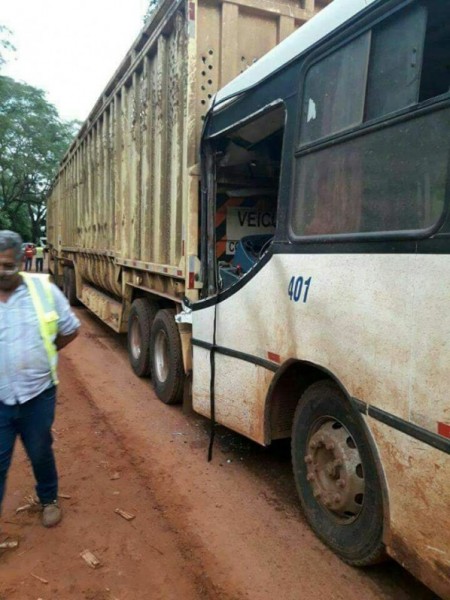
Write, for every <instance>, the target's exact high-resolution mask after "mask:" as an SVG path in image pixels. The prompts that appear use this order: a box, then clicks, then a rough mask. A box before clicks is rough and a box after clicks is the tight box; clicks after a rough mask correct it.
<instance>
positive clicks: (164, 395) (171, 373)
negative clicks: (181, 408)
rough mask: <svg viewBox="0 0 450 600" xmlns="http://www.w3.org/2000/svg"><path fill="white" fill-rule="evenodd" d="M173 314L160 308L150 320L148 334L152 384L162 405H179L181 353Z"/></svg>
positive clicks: (182, 379) (180, 393)
mask: <svg viewBox="0 0 450 600" xmlns="http://www.w3.org/2000/svg"><path fill="white" fill-rule="evenodd" d="M174 317H175V311H174V310H171V309H164V310H160V311H159V312H158V314H157V315H156V317H155V320H154V321H153V325H152V332H151V336H150V369H151V375H152V383H153V387H154V388H155V392H156V394H157V396H158V398H159V399H160V400H161V401H162V402H164V404H178V403H179V402H181V400H182V398H183V385H184V366H183V356H182V352H181V339H180V334H179V332H178V327H177V324H176V323H175V319H174Z"/></svg>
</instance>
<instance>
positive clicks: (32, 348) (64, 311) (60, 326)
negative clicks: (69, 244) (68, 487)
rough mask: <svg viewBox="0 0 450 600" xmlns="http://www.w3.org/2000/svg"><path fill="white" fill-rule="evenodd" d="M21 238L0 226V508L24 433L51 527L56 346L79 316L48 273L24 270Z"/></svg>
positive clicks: (57, 514)
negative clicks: (12, 459)
mask: <svg viewBox="0 0 450 600" xmlns="http://www.w3.org/2000/svg"><path fill="white" fill-rule="evenodd" d="M21 242H22V240H21V239H20V236H18V235H17V234H16V233H14V232H12V231H0V508H1V503H2V500H3V494H4V491H5V483H6V476H7V472H8V469H9V466H10V463H11V458H12V454H13V449H14V444H15V441H16V438H17V437H18V436H19V437H20V438H21V440H22V443H23V446H24V448H25V451H26V453H27V455H28V457H29V459H30V461H31V465H32V467H33V473H34V476H35V479H36V483H37V485H36V493H37V496H38V498H39V500H40V503H41V505H42V524H43V525H44V526H45V527H52V526H53V525H57V524H58V523H59V521H60V520H61V509H60V508H59V506H58V502H57V497H58V496H57V494H58V475H57V471H56V465H55V459H54V455H53V449H52V443H53V439H52V433H51V428H52V424H53V419H54V413H55V402H56V385H57V383H58V380H57V373H56V366H57V351H58V350H61V348H64V346H66V345H67V344H69V343H70V342H71V341H72V340H73V339H74V338H75V337H76V336H77V334H78V328H79V326H80V322H79V321H78V319H77V318H76V317H75V315H74V314H73V313H72V312H71V310H70V307H69V304H68V302H67V300H66V298H65V297H64V296H63V294H62V293H61V291H60V290H59V289H58V288H57V287H56V286H55V285H53V284H52V283H50V282H49V281H48V278H47V277H46V276H42V275H30V274H28V273H22V274H21V273H19V266H20V265H21V264H22V258H23V255H22V249H21ZM1 547H2V545H1V544H0V548H1Z"/></svg>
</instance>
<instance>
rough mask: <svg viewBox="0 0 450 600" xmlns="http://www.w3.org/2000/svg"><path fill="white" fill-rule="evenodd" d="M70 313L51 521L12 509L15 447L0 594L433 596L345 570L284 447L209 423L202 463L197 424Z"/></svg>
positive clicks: (224, 599) (147, 598)
mask: <svg viewBox="0 0 450 600" xmlns="http://www.w3.org/2000/svg"><path fill="white" fill-rule="evenodd" d="M78 314H79V315H80V318H81V319H82V321H83V328H82V333H81V335H80V337H79V338H78V339H77V340H76V341H75V342H74V343H73V344H72V345H71V346H70V347H68V348H67V349H65V350H64V351H63V352H62V354H61V362H60V377H61V385H60V390H59V407H58V417H57V421H56V423H55V448H56V455H57V461H58V467H59V471H60V476H61V480H60V492H61V493H62V494H64V495H69V496H70V498H69V499H63V498H62V499H61V504H62V506H63V509H64V513H65V516H64V520H63V522H62V523H61V525H60V526H58V527H56V528H54V529H52V530H46V529H44V528H42V527H41V525H40V524H39V515H38V514H37V513H34V512H32V511H31V512H30V511H26V512H22V513H19V514H16V513H15V509H16V508H17V507H19V506H21V505H23V504H25V503H26V501H25V500H24V497H25V496H27V495H29V494H31V493H33V482H32V477H31V473H30V470H29V467H28V465H27V461H26V459H25V457H24V455H23V452H22V451H21V450H18V451H17V453H16V456H15V458H14V462H13V467H12V469H11V474H10V478H9V484H8V490H7V494H6V498H5V503H4V511H3V518H2V521H1V523H0V527H1V529H2V532H3V533H6V534H8V535H10V536H11V538H13V537H17V538H18V539H19V540H20V545H19V548H18V549H17V550H14V551H8V552H4V553H3V554H2V555H1V556H0V600H38V599H39V598H41V599H42V600H156V599H162V600H166V599H167V600H171V599H175V598H176V599H181V600H191V599H192V600H203V599H207V600H210V599H217V600H244V599H251V600H273V599H274V598H277V599H280V600H315V599H317V600H318V599H324V598H326V599H327V600H329V599H333V600H334V599H336V600H340V599H342V600H343V599H345V600H360V599H361V598H363V599H364V600H387V599H395V600H408V599H414V600H431V599H433V598H435V596H433V594H432V593H431V592H430V591H429V590H427V589H426V588H424V587H423V586H422V585H421V584H419V583H418V582H417V581H416V580H415V579H413V578H412V577H411V576H410V575H409V574H408V573H406V572H405V571H404V570H403V569H402V568H401V567H399V566H398V565H396V564H394V563H387V564H386V565H382V566H379V567H376V568H372V569H366V570H356V569H353V568H351V567H349V566H347V565H345V564H343V563H342V562H341V561H340V560H339V559H338V558H336V557H335V556H334V555H333V554H332V553H331V552H330V551H329V550H328V549H326V548H325V547H324V546H323V545H322V544H321V542H319V541H318V540H317V539H316V538H315V537H314V535H313V534H312V533H311V531H310V530H309V528H308V526H307V525H306V523H305V520H304V518H303V515H302V513H301V510H300V508H299V505H298V502H297V498H296V493H295V489H294V484H293V481H292V476H291V472H290V457H289V449H288V446H287V445H286V444H277V445H275V446H274V447H273V448H269V449H263V448H259V447H258V446H257V445H256V444H253V443H252V442H249V441H248V440H246V439H244V438H242V437H240V436H238V435H235V434H233V433H231V432H229V431H227V430H225V429H220V430H219V435H218V440H217V444H216V449H215V454H214V459H213V461H212V463H209V464H208V463H207V462H206V448H207V445H208V423H207V421H206V420H204V419H202V418H201V417H198V416H195V415H185V414H183V412H182V410H181V408H178V407H176V408H171V407H167V406H164V405H163V404H161V403H160V402H159V401H158V400H157V399H156V398H155V396H154V394H153V392H152V390H151V386H150V383H149V382H148V381H147V380H139V379H137V378H136V377H135V376H134V375H133V373H132V372H131V369H130V367H129V366H128V360H127V356H126V351H125V344H124V341H123V338H122V337H120V336H117V335H115V334H114V333H112V332H110V331H109V330H108V329H107V328H106V327H104V326H103V325H102V324H101V323H99V322H98V321H97V320H96V319H95V318H93V317H92V316H90V315H89V314H88V313H87V312H86V311H85V310H83V309H80V310H79V311H78ZM117 474H118V475H117ZM116 508H120V509H122V510H125V511H127V512H130V513H132V514H133V515H135V519H133V520H132V521H126V520H124V519H123V518H122V517H120V516H119V515H117V514H116V513H115V512H114V511H115V509H116ZM3 537H4V536H3ZM85 549H89V550H90V551H91V552H93V553H94V554H95V555H96V556H97V557H98V559H99V560H100V561H101V566H100V567H99V568H97V569H95V570H94V569H92V568H90V567H89V566H88V565H87V564H86V563H85V562H84V561H83V560H82V558H81V557H80V553H81V552H82V551H83V550H85ZM33 575H35V576H37V577H40V578H43V579H45V580H46V581H48V583H43V582H41V581H39V580H38V579H36V578H35V577H33Z"/></svg>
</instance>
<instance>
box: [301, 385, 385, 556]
mask: <svg viewBox="0 0 450 600" xmlns="http://www.w3.org/2000/svg"><path fill="white" fill-rule="evenodd" d="M292 463H293V469H294V477H295V484H296V487H297V492H298V494H299V496H300V501H301V504H302V507H303V510H304V512H305V515H306V518H307V520H308V523H309V525H310V526H311V528H312V529H313V531H314V532H315V533H316V535H317V536H318V537H319V538H320V539H321V540H322V541H323V542H324V543H325V544H326V545H327V546H329V547H330V548H331V549H332V550H333V551H334V552H335V553H336V554H337V555H338V556H339V557H340V558H341V559H342V560H344V561H345V562H347V563H348V564H350V565H354V566H366V565H372V564H376V563H378V562H381V561H382V560H384V559H385V558H386V551H385V547H384V544H383V521H384V513H383V492H382V487H381V482H380V476H379V473H378V469H377V462H376V458H375V455H374V453H373V451H372V448H371V443H370V440H369V435H368V433H367V430H366V426H365V423H364V422H363V419H362V417H361V415H360V414H359V413H358V412H357V411H356V410H353V409H352V408H351V406H350V405H349V403H348V401H347V398H346V396H345V394H344V393H343V392H342V391H341V390H340V389H339V388H338V386H337V385H336V384H335V383H333V382H332V381H330V380H323V381H317V382H316V383H314V384H312V385H311V386H310V387H309V388H307V389H306V390H305V392H304V393H303V395H302V397H301V399H300V401H299V404H298V406H297V409H296V412H295V417H294V424H293V428H292Z"/></svg>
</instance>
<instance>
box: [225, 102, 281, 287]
mask: <svg viewBox="0 0 450 600" xmlns="http://www.w3.org/2000/svg"><path fill="white" fill-rule="evenodd" d="M284 120H285V111H284V107H281V106H278V107H277V108H275V109H272V110H271V111H270V112H267V113H265V114H264V115H262V116H260V117H259V118H257V119H254V120H252V121H251V122H250V123H247V124H246V125H244V126H243V127H241V128H239V129H237V130H234V131H232V132H229V133H227V134H225V135H223V136H220V137H219V138H217V139H215V140H214V152H215V156H216V196H215V207H214V211H215V227H216V231H215V237H216V244H215V251H216V261H217V264H218V282H219V289H221V290H224V289H226V288H228V287H230V286H231V285H233V284H234V283H236V282H237V281H239V279H240V278H241V277H242V276H243V275H245V273H247V272H248V271H249V270H250V269H251V268H252V267H253V266H254V265H255V264H256V263H257V262H258V261H259V259H260V258H261V257H262V256H263V254H264V253H265V251H266V250H267V249H268V247H269V246H270V243H271V240H272V237H273V235H274V233H275V227H276V219H277V201H278V188H279V178H280V163H281V150H282V145H283V135H284Z"/></svg>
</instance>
